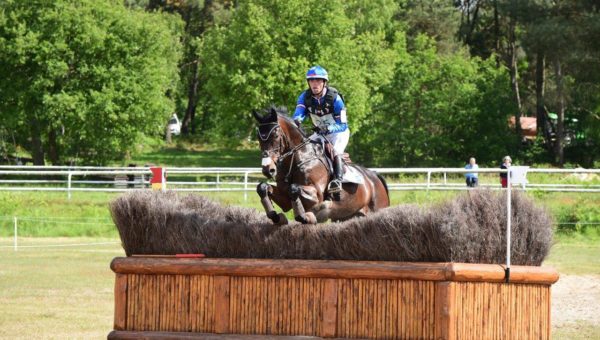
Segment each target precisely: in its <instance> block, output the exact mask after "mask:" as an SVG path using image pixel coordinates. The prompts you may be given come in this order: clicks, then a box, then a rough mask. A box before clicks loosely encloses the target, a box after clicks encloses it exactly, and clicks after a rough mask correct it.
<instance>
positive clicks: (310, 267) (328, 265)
mask: <svg viewBox="0 0 600 340" xmlns="http://www.w3.org/2000/svg"><path fill="white" fill-rule="evenodd" d="M111 268H112V270H113V271H114V272H116V273H124V274H126V273H136V274H183V275H226V276H263V277H264V276H284V277H322V278H357V279H407V280H427V281H469V282H503V281H504V267H503V266H502V265H492V264H469V263H415V262H391V261H389V262H387V261H326V260H269V259H214V258H170V257H166V258H165V257H142V256H138V257H129V258H124V257H117V258H115V259H114V260H113V261H112V263H111ZM557 280H558V272H557V271H556V270H554V269H553V268H550V267H530V266H511V282H512V283H537V284H547V285H550V284H552V283H554V282H556V281H557Z"/></svg>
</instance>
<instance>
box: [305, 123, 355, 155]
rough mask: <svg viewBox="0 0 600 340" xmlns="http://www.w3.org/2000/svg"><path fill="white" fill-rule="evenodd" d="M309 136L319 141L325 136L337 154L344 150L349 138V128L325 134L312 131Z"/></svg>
mask: <svg viewBox="0 0 600 340" xmlns="http://www.w3.org/2000/svg"><path fill="white" fill-rule="evenodd" d="M309 138H310V139H311V140H314V141H321V140H323V139H324V138H326V139H327V140H328V141H329V142H330V143H331V144H332V145H333V150H334V152H335V155H336V156H337V155H341V154H343V153H344V150H346V146H347V145H348V141H349V140H350V130H349V129H346V131H343V132H338V133H330V134H328V135H325V136H321V135H319V134H316V133H313V134H312V135H311V136H310V137H309Z"/></svg>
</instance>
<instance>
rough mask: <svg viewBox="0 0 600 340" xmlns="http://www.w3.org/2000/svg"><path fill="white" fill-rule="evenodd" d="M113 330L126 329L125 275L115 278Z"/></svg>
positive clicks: (118, 275)
mask: <svg viewBox="0 0 600 340" xmlns="http://www.w3.org/2000/svg"><path fill="white" fill-rule="evenodd" d="M114 323H115V324H114V329H115V330H119V331H122V330H126V329H127V275H125V274H117V275H116V277H115V321H114Z"/></svg>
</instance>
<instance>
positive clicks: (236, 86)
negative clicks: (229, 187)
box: [0, 0, 600, 167]
mask: <svg viewBox="0 0 600 340" xmlns="http://www.w3.org/2000/svg"><path fill="white" fill-rule="evenodd" d="M599 36H600V5H599V4H598V3H597V1H593V0H571V1H549V0H521V1H518V0H461V1H450V0H447V1H442V0H431V1H418V0H374V1H360V0H347V1H342V0H330V1H327V2H325V3H324V2H322V1H316V0H303V1H299V0H289V1H277V0H253V1H225V0H222V1H217V0H204V1H201V0H189V1H185V0H125V1H123V0H99V1H92V0H56V1H46V0H36V1H20V0H4V1H1V2H0V73H1V75H0V122H1V123H0V158H2V159H3V160H4V161H5V162H11V161H13V160H14V158H15V157H16V155H18V154H19V153H25V154H27V155H28V156H29V157H30V158H31V162H32V163H33V164H36V165H41V164H54V165H59V164H78V165H94V164H99V165H103V164H109V163H114V162H121V161H123V160H127V159H130V158H131V157H132V155H135V153H136V152H139V151H140V150H141V149H142V148H143V147H144V145H148V144H152V145H157V144H156V143H161V142H157V141H161V140H163V139H164V137H165V126H166V122H167V120H168V118H169V117H170V116H171V115H172V114H173V113H175V114H177V115H178V116H179V117H180V118H181V120H182V136H180V137H178V138H180V140H185V141H187V142H190V143H192V144H195V145H197V144H201V145H218V146H225V147H227V148H238V147H245V148H248V147H249V148H257V143H256V138H255V122H254V120H253V119H252V118H251V115H250V112H251V110H252V109H256V108H264V107H267V106H269V105H271V104H274V105H277V106H287V107H288V108H290V111H292V110H293V108H294V107H295V104H296V99H297V97H298V95H299V93H300V92H301V91H302V90H303V89H305V88H306V82H305V79H304V74H305V72H306V70H307V69H308V68H309V67H310V66H312V65H315V64H319V65H322V66H324V67H325V68H327V70H328V71H329V73H330V79H331V81H330V84H331V85H332V86H334V87H336V88H337V89H338V90H340V91H341V92H342V93H343V94H344V98H345V100H346V104H347V107H348V117H349V118H348V119H349V124H350V127H351V131H352V138H351V142H350V145H349V147H348V150H349V152H350V153H351V154H352V157H353V159H355V160H356V161H358V162H360V163H363V164H365V165H367V166H398V167H417V166H462V165H464V163H465V161H466V160H467V159H468V157H470V156H474V157H476V158H477V159H478V161H479V163H480V164H483V165H493V166H497V165H498V164H499V162H500V159H501V158H502V157H503V156H504V155H506V154H510V155H511V156H513V159H515V160H516V163H518V164H551V165H555V166H585V167H598V165H599V164H598V157H599V156H600V88H599V87H600V39H598V37H599ZM511 117H513V118H514V117H516V120H515V122H516V124H514V126H511V125H510V124H509V123H508V121H509V119H510V118H511ZM520 117H534V118H535V120H536V122H537V137H533V138H532V137H530V138H529V139H527V138H525V137H524V131H525V130H526V129H527V127H522V126H521V124H520V122H521V120H520Z"/></svg>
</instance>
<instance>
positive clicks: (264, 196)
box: [256, 182, 288, 225]
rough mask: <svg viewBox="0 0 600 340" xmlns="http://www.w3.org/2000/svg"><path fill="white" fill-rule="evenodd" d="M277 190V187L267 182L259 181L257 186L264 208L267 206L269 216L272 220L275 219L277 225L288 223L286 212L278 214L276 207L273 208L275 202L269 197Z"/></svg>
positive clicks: (266, 210)
mask: <svg viewBox="0 0 600 340" xmlns="http://www.w3.org/2000/svg"><path fill="white" fill-rule="evenodd" d="M275 190H276V188H275V189H274V188H273V186H271V185H269V184H267V183H265V182H261V183H259V184H258V186H257V187H256V192H257V193H258V196H260V203H261V204H262V206H263V208H265V212H266V213H267V217H268V218H270V219H271V221H273V223H274V224H276V225H283V224H287V223H288V221H287V218H286V217H285V215H284V214H282V213H279V214H278V213H277V212H276V211H275V209H274V208H273V203H272V202H271V198H270V197H269V196H270V195H273V194H275V193H274V191H275Z"/></svg>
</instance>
